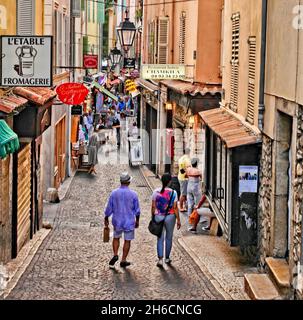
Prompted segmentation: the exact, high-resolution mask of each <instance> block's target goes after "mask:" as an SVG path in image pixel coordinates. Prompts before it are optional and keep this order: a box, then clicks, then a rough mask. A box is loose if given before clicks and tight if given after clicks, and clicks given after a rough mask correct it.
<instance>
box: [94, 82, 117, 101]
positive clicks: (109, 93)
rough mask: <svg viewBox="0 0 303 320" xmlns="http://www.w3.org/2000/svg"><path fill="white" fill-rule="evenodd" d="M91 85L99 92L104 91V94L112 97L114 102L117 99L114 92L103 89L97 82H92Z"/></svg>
mask: <svg viewBox="0 0 303 320" xmlns="http://www.w3.org/2000/svg"><path fill="white" fill-rule="evenodd" d="M92 87H96V88H97V89H98V90H99V91H100V92H102V93H104V94H105V95H107V96H108V97H110V98H111V99H113V100H114V101H116V102H117V101H118V100H119V99H118V98H117V97H116V96H115V95H114V94H112V93H111V92H110V91H108V90H107V89H105V88H104V87H103V86H101V85H100V84H99V83H98V82H93V83H92Z"/></svg>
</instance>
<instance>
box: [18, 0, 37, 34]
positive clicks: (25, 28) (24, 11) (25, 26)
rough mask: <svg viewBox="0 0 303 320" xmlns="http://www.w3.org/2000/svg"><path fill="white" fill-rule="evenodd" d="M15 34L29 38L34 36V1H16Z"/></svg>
mask: <svg viewBox="0 0 303 320" xmlns="http://www.w3.org/2000/svg"><path fill="white" fill-rule="evenodd" d="M17 34H18V35H21V36H30V35H34V34H35V1H34V0H18V1H17Z"/></svg>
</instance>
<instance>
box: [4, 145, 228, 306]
mask: <svg viewBox="0 0 303 320" xmlns="http://www.w3.org/2000/svg"><path fill="white" fill-rule="evenodd" d="M117 158H118V160H119V159H120V160H121V159H122V158H123V157H120V158H119V157H117V155H116V153H115V152H111V153H110V154H109V156H106V157H105V156H104V153H103V152H102V150H101V152H100V154H99V159H100V163H99V165H98V166H97V167H96V169H97V172H98V175H97V176H94V175H92V176H91V175H88V174H87V173H80V172H79V173H77V174H76V175H75V177H74V178H73V180H72V182H71V185H70V188H69V190H68V191H67V193H66V196H65V198H64V199H63V200H62V201H61V202H60V203H59V204H45V216H44V220H48V221H49V222H50V223H51V224H52V225H53V229H52V231H51V232H50V234H49V235H48V237H47V238H46V239H45V240H44V241H43V243H42V245H41V246H40V248H39V249H38V251H37V252H36V254H35V256H34V258H33V259H32V261H31V263H30V264H29V266H28V267H27V269H26V271H25V272H24V273H23V275H22V276H21V278H20V280H19V282H18V283H17V285H16V286H15V287H14V288H13V290H12V291H11V292H10V294H9V295H8V296H7V299H12V300H15V299H98V300H99V299H121V300H122V299H165V300H166V299H181V300H188V299H199V300H203V299H207V300H209V299H224V297H223V295H222V294H220V292H219V291H218V290H217V289H216V288H215V286H214V285H213V284H212V282H211V281H210V280H209V278H208V276H207V275H206V274H205V273H204V272H203V271H202V270H201V268H199V267H198V265H197V264H196V263H195V261H194V260H193V259H192V258H191V257H190V255H189V254H188V253H187V251H186V250H184V248H183V247H182V246H181V245H180V243H179V242H178V241H177V240H178V238H180V237H182V231H177V230H176V231H175V241H174V245H173V250H172V259H173V263H172V266H171V267H168V266H166V267H165V269H164V270H161V269H158V268H157V266H156V262H157V256H156V239H155V237H154V236H152V235H151V234H150V233H149V232H148V230H147V225H148V222H149V218H150V197H151V190H150V188H149V187H148V185H147V183H146V180H145V179H144V177H143V175H142V173H141V171H140V170H139V169H136V168H133V169H130V168H129V167H128V165H127V164H125V161H124V164H119V163H115V161H116V159H117ZM124 160H125V159H124ZM123 170H129V171H131V174H132V175H133V176H134V179H133V182H132V184H131V187H132V188H133V189H134V190H135V191H136V192H137V193H138V194H139V198H140V204H141V211H142V215H141V220H140V227H139V229H138V230H137V231H136V239H135V240H134V241H133V242H132V248H131V252H130V256H129V260H130V261H131V262H132V263H133V264H132V266H130V267H129V268H128V269H126V270H124V269H121V268H120V267H118V266H117V267H116V269H115V270H110V269H109V267H108V262H109V260H110V258H111V257H112V248H111V243H103V242H102V230H103V211H104V207H105V205H106V201H107V198H108V196H109V193H110V191H111V190H112V189H114V188H116V187H117V186H118V185H119V181H118V177H119V173H120V172H121V171H123ZM111 229H112V228H111ZM120 256H121V253H120Z"/></svg>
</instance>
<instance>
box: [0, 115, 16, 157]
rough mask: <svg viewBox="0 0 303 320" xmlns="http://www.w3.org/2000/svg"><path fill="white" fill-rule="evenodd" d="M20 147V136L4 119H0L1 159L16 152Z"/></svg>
mask: <svg viewBox="0 0 303 320" xmlns="http://www.w3.org/2000/svg"><path fill="white" fill-rule="evenodd" d="M19 147H20V144H19V140H18V136H17V135H16V133H15V132H14V131H13V130H12V129H11V128H10V127H9V126H8V124H7V123H6V122H5V121H4V120H0V159H4V158H5V157H6V156H7V155H8V154H10V153H14V152H16V151H17V150H18V149H19Z"/></svg>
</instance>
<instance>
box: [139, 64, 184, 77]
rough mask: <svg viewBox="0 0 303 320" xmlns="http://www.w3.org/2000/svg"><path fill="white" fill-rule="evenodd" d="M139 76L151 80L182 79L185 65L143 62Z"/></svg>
mask: <svg viewBox="0 0 303 320" xmlns="http://www.w3.org/2000/svg"><path fill="white" fill-rule="evenodd" d="M141 78H143V79H153V80H165V79H172V80H177V79H184V78H185V65H182V64H143V65H142V67H141Z"/></svg>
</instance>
